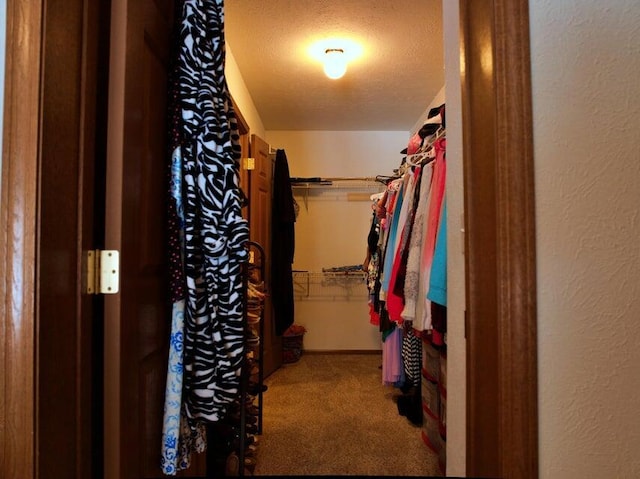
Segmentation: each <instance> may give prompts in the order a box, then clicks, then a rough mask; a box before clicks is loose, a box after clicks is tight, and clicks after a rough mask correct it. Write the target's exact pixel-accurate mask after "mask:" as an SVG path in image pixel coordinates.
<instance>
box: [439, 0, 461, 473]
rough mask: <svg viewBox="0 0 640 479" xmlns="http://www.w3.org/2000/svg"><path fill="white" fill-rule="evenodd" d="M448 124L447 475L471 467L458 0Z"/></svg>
mask: <svg viewBox="0 0 640 479" xmlns="http://www.w3.org/2000/svg"><path fill="white" fill-rule="evenodd" d="M442 14H443V28H442V30H443V32H444V61H445V88H446V93H447V95H446V96H447V101H446V126H447V182H446V200H447V215H448V217H447V475H449V476H454V477H463V476H464V475H465V471H466V434H467V431H466V427H467V423H466V417H467V411H466V374H467V372H466V341H465V338H464V310H465V259H464V254H463V253H464V247H463V245H464V241H463V237H462V228H463V226H464V205H463V202H464V194H463V191H464V189H463V188H464V185H463V176H462V106H461V98H460V97H461V90H460V88H461V86H460V36H459V34H458V25H459V23H460V21H459V7H458V2H451V1H445V2H443V5H442Z"/></svg>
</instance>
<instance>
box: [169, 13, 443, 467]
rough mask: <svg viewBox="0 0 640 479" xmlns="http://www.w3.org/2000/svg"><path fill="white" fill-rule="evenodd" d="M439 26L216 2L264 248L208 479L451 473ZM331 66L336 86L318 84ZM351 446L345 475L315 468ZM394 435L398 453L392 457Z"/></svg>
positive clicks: (248, 191) (406, 18) (246, 179)
mask: <svg viewBox="0 0 640 479" xmlns="http://www.w3.org/2000/svg"><path fill="white" fill-rule="evenodd" d="M285 8H286V10H282V9H285ZM442 15H443V13H442V6H441V4H440V2H439V1H428V2H399V3H395V4H394V5H393V6H392V5H389V2H378V3H377V4H376V5H375V6H372V5H371V4H370V2H367V3H366V4H364V3H362V2H333V1H307V2H297V3H295V4H291V3H289V2H270V3H269V4H268V5H266V4H265V3H263V2H250V1H235V2H234V1H227V2H226V5H225V17H224V31H225V41H226V44H225V47H226V55H227V56H226V61H227V63H226V69H225V73H226V81H227V84H228V86H229V90H230V94H231V96H232V97H233V100H234V101H233V109H234V112H235V114H236V115H237V117H238V132H239V135H240V136H239V143H240V146H241V148H242V151H241V160H240V163H239V172H238V175H239V180H240V189H241V190H242V196H244V197H245V198H246V200H245V203H244V205H243V215H244V217H245V218H246V219H247V221H248V224H249V235H250V238H251V240H252V243H253V244H255V245H258V246H259V247H260V254H257V253H256V254H253V253H252V254H251V257H250V259H249V270H248V271H245V285H246V286H245V292H246V298H247V299H248V301H249V303H254V302H256V301H257V300H258V299H259V300H260V302H261V303H262V304H261V307H260V309H259V310H255V309H254V310H252V309H248V314H246V315H245V325H246V330H247V331H248V332H247V333H246V334H248V338H252V337H253V338H254V339H249V341H250V343H249V342H248V343H247V348H248V351H249V352H248V353H247V355H246V358H245V362H246V367H243V371H244V372H243V374H242V378H243V379H241V381H243V383H242V384H241V394H240V400H239V404H238V406H237V407H236V406H234V407H233V411H235V412H234V413H233V414H234V415H235V417H236V419H235V420H231V425H229V424H228V422H229V421H227V420H226V419H225V420H224V421H220V423H219V424H213V425H212V426H207V434H206V437H207V439H206V441H207V453H206V455H207V465H206V470H207V474H212V473H214V472H215V471H217V472H218V473H220V474H222V473H224V474H227V475H253V474H257V475H260V474H266V475H270V474H287V473H290V474H296V472H295V471H297V473H299V474H356V475H360V474H374V475H375V474H376V473H378V474H385V475H386V474H392V475H393V474H396V475H423V476H424V475H444V474H445V472H446V362H447V354H446V349H447V348H446V296H447V292H446V289H447V288H446V278H447V275H446V269H447V268H446V227H445V221H446V208H445V201H444V190H445V178H446V175H445V172H446V167H445V157H446V154H445V153H446V123H445V119H446V114H445V104H446V98H445V90H444V59H443V50H442V49H443V46H442V44H443V38H442V36H443V31H442ZM247 32H251V34H250V35H248V34H247ZM318 51H319V52H320V53H317V52H318ZM314 52H315V53H314ZM336 52H337V53H339V54H344V55H345V57H347V58H348V60H347V65H346V72H344V76H343V77H341V78H338V79H331V78H327V76H325V75H324V73H323V71H322V60H323V55H329V53H332V54H333V55H335V54H337V53H336ZM274 55H276V56H278V57H279V60H281V61H278V62H276V61H275V59H274V58H275V57H274ZM314 55H315V56H314ZM385 76H386V78H387V80H386V81H382V80H381V78H384V77H385ZM230 125H231V127H233V126H234V125H233V124H232V123H230ZM256 265H257V266H256ZM256 268H257V269H258V270H260V274H258V275H256V274H254V273H255V271H256ZM252 271H253V272H252ZM249 369H251V371H249ZM323 369H325V370H324V371H323ZM296 372H297V373H296ZM296 374H298V376H296ZM345 374H346V375H347V377H350V378H351V379H347V378H344V375H345ZM359 376H361V378H359ZM332 377H333V381H332ZM314 381H315V382H316V383H315V385H314ZM318 381H319V382H318ZM287 383H290V384H292V385H293V387H294V389H290V390H288V391H289V392H287V389H286V386H285V385H286V384H287ZM341 388H346V390H342V391H343V392H341ZM358 388H360V390H359V389H358ZM303 391H306V393H302V392H303ZM347 391H348V393H347ZM294 393H297V394H298V395H297V396H296V397H297V399H296V400H294V401H293V402H291V397H292V396H293V394H294ZM301 393H302V394H301ZM331 393H333V394H335V395H336V397H335V398H334V399H332V398H331ZM300 394H301V395H300ZM375 397H377V399H378V402H377V404H376V405H373V404H372V405H369V406H367V405H366V404H367V403H366V402H365V399H367V400H369V401H374V404H375ZM341 398H342V400H344V403H343V404H341ZM314 399H317V400H319V401H320V402H319V404H316V405H311V404H308V405H307V404H306V401H307V400H314ZM325 401H326V402H325ZM285 404H290V405H291V406H290V409H289V414H287V409H286V407H284V405H285ZM294 405H299V406H301V407H302V409H303V412H302V413H297V414H298V415H297V416H296V415H295V414H296V412H295V409H294ZM278 407H280V409H279V412H278V410H277V408H278ZM283 407H284V409H282V408H283ZM385 407H386V410H385ZM323 408H324V409H326V411H325V412H330V413H329V415H330V416H331V417H332V418H333V421H330V422H328V423H327V422H324V421H326V419H323V417H324V414H322V413H323V411H322V409H323ZM376 408H377V409H376ZM305 411H306V414H305ZM311 411H313V412H315V413H317V414H313V413H311ZM331 411H332V412H331ZM354 411H355V414H354ZM369 414H370V415H371V417H367V415H369ZM278 415H280V416H282V415H284V416H285V418H286V417H287V416H290V417H288V420H289V421H290V422H288V421H287V420H286V419H285V420H284V422H280V424H279V426H276V424H277V421H276V422H275V423H274V418H275V417H277V416H278ZM343 415H344V416H343ZM305 416H306V417H305ZM388 416H391V418H388ZM383 417H387V418H388V419H387V421H389V420H390V421H391V422H386V423H385V422H384V421H382V419H383ZM234 421H235V422H234ZM393 421H400V422H396V425H395V426H394V425H392V424H393ZM363 424H365V425H366V424H368V427H367V426H364V427H362V425H363ZM271 426H274V427H275V429H274V430H270V427H271ZM283 427H284V429H283ZM288 427H293V428H294V430H296V431H298V432H297V434H293V435H292V434H291V433H290V431H289V432H287V429H288ZM391 429H393V431H391ZM313 431H316V433H318V432H319V433H320V436H313V435H312V434H313ZM385 431H386V434H387V435H388V436H389V437H388V438H386V437H385ZM349 432H351V433H352V434H353V435H352V436H347V437H345V438H344V440H345V443H349V444H351V445H352V446H351V449H352V452H350V453H347V452H346V451H347V449H346V448H344V451H345V453H344V454H345V456H346V457H344V458H343V462H342V463H341V462H340V461H339V460H338V457H339V456H340V454H334V461H333V462H335V464H333V465H331V464H323V461H324V462H326V461H330V460H329V458H330V455H325V456H324V458H323V459H314V458H313V453H315V452H321V451H322V448H323V444H322V443H323V442H325V441H330V442H332V443H333V447H336V445H337V444H338V443H337V438H340V437H342V436H345V434H348V433H349ZM398 433H399V436H397V435H396V434H398ZM287 436H288V438H287V439H288V440H289V441H291V440H292V439H293V442H291V443H290V445H289V446H283V445H281V446H278V445H277V444H278V440H279V439H282V438H285V437H287ZM292 436H293V437H292ZM391 437H395V439H393V441H394V442H396V443H398V442H399V443H404V444H405V446H406V447H404V448H400V449H399V450H396V451H394V452H391V451H390V450H389V449H390V447H391V445H390V444H387V441H388V440H391V439H390V438H391ZM323 438H324V439H323ZM329 438H333V440H331V439H329ZM305 443H306V444H307V445H306V446H304V447H303V448H302V450H298V447H296V446H299V445H301V444H305ZM358 445H360V446H358ZM212 446H213V447H212ZM385 446H386V447H385ZM353 447H355V449H353ZM358 447H361V448H364V449H369V450H368V451H367V452H368V453H372V454H374V456H375V455H377V456H379V460H377V461H373V460H371V459H370V458H369V459H367V457H365V453H364V451H360V452H358ZM338 448H339V449H343V448H342V447H341V446H338ZM287 450H289V453H290V455H289V456H288V455H287V454H286V451H287ZM305 451H306V452H305ZM402 453H405V454H406V456H403V455H402ZM386 454H389V455H388V456H387V458H386V461H385V455H386ZM214 456H215V457H214ZM320 457H322V454H320ZM305 458H306V459H305ZM307 460H308V461H309V462H306V461H307ZM330 462H331V461H330ZM296 463H300V466H302V467H303V468H302V469H299V468H298V469H296V465H295V464H296ZM399 463H404V465H405V466H408V468H400V467H399V466H398V464H399ZM347 464H350V466H347ZM274 465H275V469H274ZM300 466H298V467H300ZM332 466H333V468H332ZM182 467H184V466H182ZM178 469H181V467H178ZM185 472H186V471H185Z"/></svg>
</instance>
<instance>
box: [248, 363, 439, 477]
mask: <svg viewBox="0 0 640 479" xmlns="http://www.w3.org/2000/svg"><path fill="white" fill-rule="evenodd" d="M381 361H382V356H381V355H380V354H342V353H340V354H337V353H336V354H334V353H331V354H317V353H305V354H303V355H302V357H301V358H300V360H299V361H298V362H296V363H291V364H285V365H283V367H282V368H280V369H278V370H277V371H276V372H274V373H273V374H272V375H271V376H269V377H268V378H267V379H266V380H265V384H266V385H267V386H268V390H267V391H266V392H265V393H264V395H263V431H262V434H261V435H260V436H259V444H258V450H257V466H256V469H255V472H254V475H256V476H259V475H292V476H314V475H331V476H336V475H353V476H422V477H425V476H426V477H437V476H439V475H440V472H439V469H438V465H437V457H436V455H435V454H434V453H433V452H431V450H430V449H429V448H428V447H427V446H426V445H425V444H424V442H423V441H422V438H421V435H420V427H418V426H415V425H413V424H412V423H411V422H410V421H409V420H408V419H407V418H406V417H404V416H401V415H400V414H398V410H397V406H396V403H395V400H394V399H395V397H397V396H398V395H399V394H400V391H399V390H398V389H397V388H393V387H391V386H384V385H383V384H382V371H381V369H380V365H381Z"/></svg>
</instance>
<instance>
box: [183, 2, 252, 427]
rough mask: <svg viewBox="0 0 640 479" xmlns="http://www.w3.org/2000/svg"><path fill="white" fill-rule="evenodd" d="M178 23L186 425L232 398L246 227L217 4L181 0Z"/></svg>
mask: <svg viewBox="0 0 640 479" xmlns="http://www.w3.org/2000/svg"><path fill="white" fill-rule="evenodd" d="M181 17H182V24H181V30H180V45H181V51H180V54H179V65H178V69H179V89H180V92H179V94H180V102H181V103H180V105H181V111H182V123H183V130H182V136H183V144H182V153H183V178H184V180H183V181H184V183H183V191H184V193H183V194H184V198H183V200H184V220H185V256H184V258H185V265H184V266H185V279H186V286H187V294H186V304H185V323H184V328H185V337H184V397H183V401H184V403H185V410H186V413H187V416H188V417H189V418H192V419H202V420H205V421H212V422H215V421H218V420H220V419H221V418H222V417H223V416H224V415H225V413H226V410H227V408H228V406H229V405H230V404H231V403H232V402H233V401H234V400H235V399H236V398H237V395H238V391H239V385H240V369H241V361H242V357H243V355H244V335H243V313H244V311H243V301H242V299H243V296H242V295H243V291H242V266H243V263H245V262H246V261H247V259H248V252H247V250H246V243H247V241H248V239H249V228H248V224H247V221H246V220H245V219H244V218H242V211H241V202H240V201H241V192H240V188H239V175H238V165H239V159H240V144H239V135H238V127H237V121H236V117H235V112H234V110H233V106H232V104H231V101H230V96H229V91H228V87H227V84H226V78H225V76H224V65H225V43H224V2H223V0H183V6H182V12H181Z"/></svg>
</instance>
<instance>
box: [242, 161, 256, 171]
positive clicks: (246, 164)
mask: <svg viewBox="0 0 640 479" xmlns="http://www.w3.org/2000/svg"><path fill="white" fill-rule="evenodd" d="M242 169H243V170H255V169H256V159H255V158H243V159H242Z"/></svg>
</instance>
